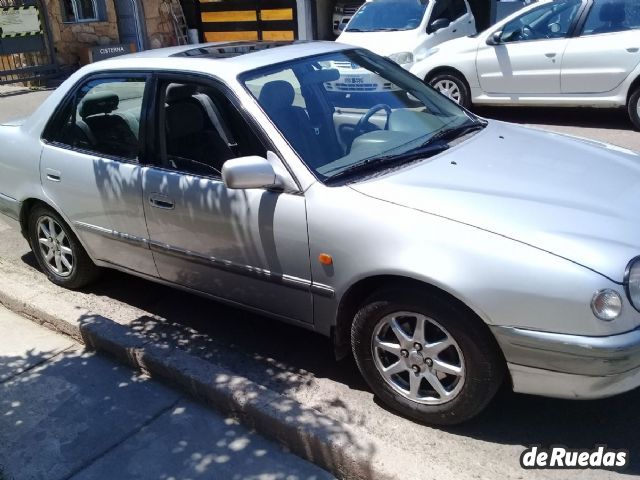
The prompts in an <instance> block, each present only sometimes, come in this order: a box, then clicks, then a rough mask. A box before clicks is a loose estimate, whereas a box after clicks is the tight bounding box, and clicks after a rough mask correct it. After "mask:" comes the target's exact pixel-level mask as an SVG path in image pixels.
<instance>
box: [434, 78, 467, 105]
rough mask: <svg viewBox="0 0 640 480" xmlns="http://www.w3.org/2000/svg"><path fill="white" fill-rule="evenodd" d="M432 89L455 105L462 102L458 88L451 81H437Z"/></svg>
mask: <svg viewBox="0 0 640 480" xmlns="http://www.w3.org/2000/svg"><path fill="white" fill-rule="evenodd" d="M433 88H435V89H436V90H437V91H438V92H440V93H441V94H442V95H444V96H445V97H448V98H450V99H451V100H453V101H454V102H456V103H460V101H461V100H462V94H461V92H460V87H458V85H457V84H456V83H455V82H454V81H452V80H439V81H437V82H435V83H434V84H433Z"/></svg>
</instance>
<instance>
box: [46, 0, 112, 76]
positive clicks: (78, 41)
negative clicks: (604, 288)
mask: <svg viewBox="0 0 640 480" xmlns="http://www.w3.org/2000/svg"><path fill="white" fill-rule="evenodd" d="M44 4H45V6H46V8H47V14H48V17H49V28H50V29H51V34H52V36H53V44H54V49H55V53H56V57H57V59H58V63H60V64H61V65H75V64H78V63H80V59H81V57H82V56H83V55H84V50H86V49H87V48H88V47H93V46H96V45H109V44H113V43H118V24H117V20H116V12H115V8H114V5H113V2H112V1H111V0H108V1H106V2H105V7H106V19H105V21H102V22H87V23H64V22H63V21H62V9H61V8H60V2H59V0H44Z"/></svg>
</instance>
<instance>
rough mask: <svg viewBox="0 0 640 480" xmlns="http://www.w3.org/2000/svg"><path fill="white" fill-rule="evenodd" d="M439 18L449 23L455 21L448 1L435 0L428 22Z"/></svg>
mask: <svg viewBox="0 0 640 480" xmlns="http://www.w3.org/2000/svg"><path fill="white" fill-rule="evenodd" d="M439 18H446V19H447V20H450V21H453V20H455V18H453V13H452V7H451V2H450V1H449V0H436V3H435V4H434V5H433V10H432V11H431V19H430V22H433V21H434V20H438V19H439Z"/></svg>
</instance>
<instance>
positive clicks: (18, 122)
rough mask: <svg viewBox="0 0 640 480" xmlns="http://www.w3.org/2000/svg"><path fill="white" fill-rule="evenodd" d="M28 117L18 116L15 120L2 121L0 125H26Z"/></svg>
mask: <svg viewBox="0 0 640 480" xmlns="http://www.w3.org/2000/svg"><path fill="white" fill-rule="evenodd" d="M26 120H27V119H26V118H16V119H13V120H6V121H4V122H2V123H0V126H3V127H21V126H22V125H24V122H25V121H26Z"/></svg>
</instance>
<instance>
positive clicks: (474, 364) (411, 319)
mask: <svg viewBox="0 0 640 480" xmlns="http://www.w3.org/2000/svg"><path fill="white" fill-rule="evenodd" d="M394 322H395V323H394ZM418 322H420V325H422V327H421V328H420V329H418ZM405 335H406V336H405ZM401 337H402V338H401ZM420 339H422V340H420ZM351 344H352V348H353V353H354V356H355V359H356V363H357V364H358V367H359V369H360V372H361V373H362V375H363V377H364V378H365V380H366V381H367V383H368V384H369V386H370V387H371V389H372V390H373V392H374V393H375V394H376V396H377V397H378V398H379V399H380V400H381V401H382V402H383V403H384V404H386V405H387V406H388V407H390V408H391V409H393V410H395V411H397V412H399V413H400V414H402V415H405V416H406V417H409V418H411V419H414V420H417V421H419V422H422V423H428V424H435V425H455V424H459V423H462V422H465V421H467V420H469V419H471V418H472V417H474V416H475V415H477V414H478V413H480V412H481V411H482V410H483V409H484V408H485V407H486V405H487V404H488V403H489V402H490V401H491V399H492V398H493V397H494V395H495V394H496V392H497V391H498V390H499V388H500V386H501V385H502V383H503V380H504V376H505V371H506V368H505V362H504V359H503V357H502V355H501V354H500V353H499V348H498V346H497V344H496V342H495V339H494V338H493V336H492V335H491V333H490V332H489V330H488V329H487V327H486V325H484V323H482V321H481V320H480V319H478V318H477V317H476V316H475V315H474V314H473V313H472V312H470V311H468V310H467V309H466V308H464V307H463V306H461V305H458V304H457V303H455V302H453V301H450V300H449V299H447V298H445V297H443V296H441V295H438V294H437V293H434V292H430V291H428V290H427V291H425V290H423V289H417V288H413V289H411V288H409V289H402V290H401V289H397V288H396V289H385V290H380V291H378V292H377V293H375V294H374V295H372V296H371V297H369V299H367V300H366V301H365V302H364V304H363V306H362V307H361V309H360V310H359V311H358V313H357V314H356V316H355V318H354V321H353V326H352V329H351ZM393 352H395V353H393ZM389 372H391V373H389Z"/></svg>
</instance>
